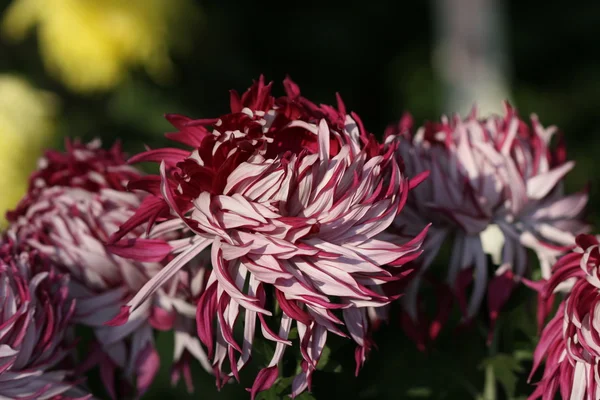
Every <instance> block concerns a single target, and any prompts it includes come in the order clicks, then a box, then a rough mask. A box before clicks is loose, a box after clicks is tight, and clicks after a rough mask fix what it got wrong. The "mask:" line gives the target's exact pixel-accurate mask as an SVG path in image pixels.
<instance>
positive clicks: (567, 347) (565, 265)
mask: <svg viewBox="0 0 600 400" xmlns="http://www.w3.org/2000/svg"><path fill="white" fill-rule="evenodd" d="M599 266H600V244H599V242H598V238H597V237H594V236H592V235H580V236H578V237H577V248H576V249H575V250H574V251H573V252H572V253H569V254H567V255H565V256H564V257H562V258H561V259H560V260H559V261H558V262H557V263H556V265H555V266H554V268H553V270H552V277H551V278H550V280H549V281H548V283H547V285H546V287H545V292H546V293H545V295H546V297H548V296H550V295H551V294H552V293H553V292H554V291H556V290H557V288H558V287H559V286H561V285H565V284H567V285H568V286H570V287H571V290H570V292H569V293H568V294H567V295H566V297H565V299H564V300H563V302H562V303H561V304H560V306H559V309H558V311H557V312H556V315H555V316H554V317H553V318H552V320H551V321H550V322H549V323H548V325H547V326H546V328H545V329H544V331H543V332H542V337H541V339H540V342H539V343H538V346H537V348H536V350H535V353H534V365H533V371H532V373H531V376H533V375H534V373H535V371H536V370H537V369H538V368H539V366H540V364H541V362H542V360H543V359H544V358H545V359H546V364H545V367H544V373H543V377H542V379H541V381H540V382H539V383H538V386H537V388H536V390H535V392H534V393H533V394H532V395H531V397H530V399H538V398H543V399H553V398H554V397H555V394H556V393H557V392H558V393H560V395H561V397H562V398H563V399H578V400H583V399H597V398H598V396H600V369H598V368H599V363H600V346H599V345H598V344H599V343H600V320H599V319H598V316H599V315H600V279H599V278H600V275H599V270H598V267H599Z"/></svg>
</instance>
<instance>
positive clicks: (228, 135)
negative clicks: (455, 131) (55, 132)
mask: <svg viewBox="0 0 600 400" xmlns="http://www.w3.org/2000/svg"><path fill="white" fill-rule="evenodd" d="M284 85H285V89H286V93H287V95H286V96H284V97H281V98H274V97H272V96H271V92H270V90H271V84H269V85H265V84H264V81H263V79H262V78H261V79H260V80H259V81H258V82H256V83H255V84H254V85H253V86H252V87H251V88H250V89H249V90H248V91H247V92H246V93H244V95H243V96H241V97H240V96H238V95H237V93H235V92H232V95H231V113H230V114H227V115H224V116H221V117H220V118H215V119H204V120H192V119H189V118H187V117H183V116H178V115H170V116H168V118H169V120H170V121H171V123H172V124H173V125H174V126H175V127H176V128H177V129H178V130H179V131H178V132H176V133H172V134H169V135H168V137H170V138H171V139H173V140H175V141H178V142H181V143H183V144H185V145H187V146H189V147H191V150H180V149H175V148H167V149H158V150H151V151H148V152H146V153H143V154H141V155H139V156H136V157H134V159H133V161H156V162H160V163H161V168H160V171H161V173H160V177H156V178H154V179H146V181H145V182H146V184H147V190H148V191H149V192H151V193H154V194H155V195H156V197H155V201H154V202H152V203H150V202H148V204H147V206H146V207H143V208H142V209H140V210H139V211H138V213H137V214H136V216H135V217H134V218H133V219H132V220H131V221H130V222H129V223H128V224H126V226H125V227H124V229H123V230H122V232H121V233H120V234H123V233H124V232H126V231H127V230H128V229H130V228H131V227H133V226H135V225H137V224H139V223H145V222H148V221H151V220H153V219H154V218H155V216H157V215H160V216H165V215H167V214H168V213H169V212H170V213H171V215H172V216H174V217H175V218H173V219H170V220H167V221H165V222H162V223H159V224H156V225H155V226H154V228H153V231H152V232H151V234H150V236H151V237H152V236H153V235H154V234H155V233H157V234H164V232H168V231H170V230H181V229H182V228H183V227H185V228H188V229H189V230H190V231H191V233H192V236H191V239H190V242H189V243H185V244H182V245H179V242H178V243H172V247H173V248H174V253H176V254H177V256H176V257H175V258H174V259H173V260H172V261H171V262H170V263H169V264H168V265H167V266H166V267H165V268H164V269H162V270H161V271H160V273H159V274H157V275H156V276H155V277H154V278H153V279H151V280H150V282H148V284H146V285H145V286H144V288H142V290H140V291H139V292H138V294H137V295H136V296H135V297H134V298H133V299H132V301H131V302H130V303H129V306H128V307H127V309H124V313H123V315H122V320H123V321H124V320H126V319H127V315H128V312H129V311H131V312H133V313H135V312H136V310H137V309H138V307H140V304H142V303H143V302H144V301H145V299H146V298H148V296H150V295H152V294H153V293H155V291H156V290H159V288H160V287H162V285H163V283H164V282H165V281H167V280H168V279H169V278H170V277H171V276H173V275H174V274H176V273H177V271H179V270H181V269H182V268H185V267H186V266H187V265H188V263H189V262H190V260H192V259H194V258H195V257H196V255H198V254H200V253H201V252H202V251H203V250H204V249H206V248H208V247H209V246H210V254H211V261H212V268H213V269H212V274H211V275H210V276H209V277H208V281H207V288H206V290H205V292H204V293H203V295H202V297H201V299H200V301H199V303H198V307H197V326H198V334H199V337H200V339H201V340H202V342H203V343H204V344H205V345H206V347H207V348H208V353H209V356H210V358H211V359H212V362H213V365H214V368H215V372H216V374H217V379H218V380H219V379H222V378H224V377H225V376H226V375H228V376H234V377H236V378H238V371H239V370H240V369H241V368H242V367H243V366H244V365H245V364H246V363H247V362H248V360H249V359H250V356H251V353H252V343H253V340H254V337H255V335H256V334H257V333H256V331H257V330H258V329H259V330H260V331H261V333H262V335H263V336H264V337H265V338H266V339H267V340H270V341H273V342H274V343H275V344H276V347H275V353H274V355H273V358H272V360H271V361H270V363H269V364H268V366H266V368H264V369H262V370H261V371H260V373H259V374H258V376H257V378H256V380H255V383H254V385H253V387H252V389H251V393H252V397H254V396H255V394H256V393H257V392H258V391H260V390H264V389H266V388H268V387H270V386H271V385H272V384H273V383H274V382H275V380H276V379H277V377H278V374H279V371H278V365H279V363H280V361H281V360H282V357H283V354H284V351H285V350H286V349H287V348H288V347H290V346H291V345H292V342H291V341H290V339H289V337H288V335H289V334H290V331H291V329H292V327H293V325H294V324H295V326H296V327H297V330H298V334H299V342H300V352H301V355H302V358H303V362H302V363H301V370H302V371H301V373H300V374H298V375H297V376H296V378H295V380H294V382H293V385H292V394H293V395H297V394H298V393H300V392H302V391H303V390H305V389H306V388H309V387H310V382H311V375H312V373H313V371H314V370H315V368H316V365H317V363H318V361H319V358H320V357H321V354H322V351H323V348H324V346H325V343H326V340H327V336H328V334H329V333H333V334H336V335H340V336H348V335H349V336H350V337H352V339H353V340H354V341H355V342H356V343H357V345H358V346H357V351H356V360H357V368H358V366H360V365H361V364H362V363H363V362H364V359H365V355H366V351H367V350H368V349H369V346H370V340H369V334H368V332H369V329H368V325H369V323H368V318H367V310H368V308H369V307H381V306H385V305H387V304H389V303H390V302H391V301H392V300H393V299H394V298H396V297H397V296H398V295H399V293H395V294H385V293H384V291H383V290H382V285H384V284H385V283H388V282H395V281H402V282H405V281H406V280H407V278H408V276H410V275H411V273H412V270H410V269H407V268H406V267H405V263H406V262H408V261H409V260H412V259H414V258H415V257H417V256H418V255H419V254H420V246H421V243H422V240H423V237H424V236H425V231H426V229H424V230H423V231H422V232H419V233H418V235H415V236H413V237H412V238H411V240H407V239H406V238H403V237H400V236H397V235H394V234H391V233H386V232H385V229H386V228H387V227H388V226H389V225H390V224H391V223H392V221H393V220H394V218H396V216H397V215H398V213H399V212H400V210H401V208H402V207H403V205H404V203H405V201H406V197H407V194H408V191H409V189H410V188H412V186H414V185H416V184H417V182H418V181H419V180H421V179H422V178H423V177H424V176H426V174H423V175H422V176H420V177H418V178H416V179H415V180H413V181H412V182H411V181H409V180H408V179H407V178H406V177H405V175H404V172H403V170H402V167H401V164H400V163H399V162H398V160H397V159H396V157H394V151H395V148H394V147H391V148H388V149H384V148H383V147H382V146H381V145H379V144H378V143H377V141H376V140H375V139H374V137H373V136H372V135H370V134H368V133H367V132H366V131H365V130H364V128H363V126H362V123H361V121H360V119H359V118H358V117H357V116H356V115H355V114H353V113H352V114H349V115H348V114H347V113H346V111H345V107H344V105H343V103H342V102H341V99H339V97H338V107H337V109H336V108H334V107H330V106H317V105H315V104H313V103H311V102H309V101H308V100H307V99H305V98H303V97H302V96H301V95H300V92H299V89H298V87H297V86H296V85H295V84H294V83H293V82H291V81H290V80H289V79H287V80H286V81H285V82H284ZM159 183H160V191H158V190H157V188H158V184H159ZM141 186H142V185H141V184H140V183H136V184H135V187H137V188H140V187H141ZM119 236H120V235H117V236H116V237H115V238H114V239H115V240H117V239H118V238H119ZM160 250H161V249H160V248H155V247H153V246H151V245H146V244H145V243H143V242H142V243H141V244H140V245H139V246H137V245H132V246H131V247H130V248H127V247H126V245H121V244H119V245H117V246H115V251H116V252H117V253H118V254H121V255H127V256H130V255H131V254H130V253H140V254H145V252H148V253H153V252H157V253H158V252H160ZM397 286H398V287H399V286H400V285H397ZM274 303H276V304H277V305H278V307H275V306H273V304H274ZM242 311H243V314H242ZM242 315H243V317H242ZM242 319H243V332H244V333H243V338H241V341H240V338H236V337H235V334H234V326H235V325H236V323H242ZM215 320H216V321H217V324H216V329H214V325H213V321H215ZM271 324H277V325H279V329H278V331H277V332H275V331H273V330H272V329H271V328H270V325H271ZM344 327H345V329H344ZM226 361H228V364H229V366H228V368H227V367H226ZM218 383H219V381H218Z"/></svg>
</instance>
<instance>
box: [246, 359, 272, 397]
mask: <svg viewBox="0 0 600 400" xmlns="http://www.w3.org/2000/svg"><path fill="white" fill-rule="evenodd" d="M278 376H279V370H278V369H277V366H273V367H268V368H263V369H261V370H260V372H259V373H258V375H257V376H256V379H255V380H254V384H253V385H252V388H251V389H246V390H248V391H249V392H250V395H251V397H252V400H254V399H255V398H256V395H257V394H258V393H259V392H262V391H263V390H268V389H270V388H271V386H273V384H274V383H275V381H276V380H277V377H278Z"/></svg>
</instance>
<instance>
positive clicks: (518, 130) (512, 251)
mask: <svg viewBox="0 0 600 400" xmlns="http://www.w3.org/2000/svg"><path fill="white" fill-rule="evenodd" d="M555 132H556V128H555V127H550V128H544V127H543V126H542V125H541V124H540V123H539V121H538V118H537V116H535V115H532V117H531V126H528V125H527V124H526V123H525V122H523V121H521V120H520V119H519V118H518V116H517V114H516V112H515V110H514V109H512V108H511V107H510V106H509V105H508V104H506V112H505V115H504V116H491V117H489V118H486V119H478V118H477V115H476V113H475V111H474V112H473V113H472V114H471V115H469V116H468V117H467V118H465V119H461V118H460V117H458V116H456V117H454V118H452V119H448V118H443V119H442V121H441V123H428V124H426V125H425V126H424V127H421V128H419V129H418V130H417V131H416V132H414V131H413V130H412V119H411V118H410V116H408V115H407V116H405V117H404V118H403V120H402V121H401V122H400V123H399V124H398V126H397V127H393V128H391V129H390V130H389V131H388V133H387V135H388V136H387V139H386V143H389V144H391V143H399V147H398V156H399V157H401V158H402V159H403V160H404V162H405V165H406V174H407V175H408V176H414V175H417V174H419V173H421V172H423V171H430V172H431V175H430V178H429V179H428V180H427V181H426V182H424V183H423V184H422V185H421V186H419V187H418V188H417V189H415V190H413V191H411V193H410V196H409V199H408V205H407V207H406V209H405V211H404V212H402V213H401V214H400V215H399V216H398V218H397V219H396V221H395V222H394V227H395V229H398V230H399V231H400V232H403V233H407V234H411V233H415V232H418V230H419V229H420V228H421V227H423V226H425V225H426V224H427V223H430V222H431V223H433V226H432V227H431V229H430V231H429V235H428V237H427V240H426V242H425V245H424V246H425V248H424V250H425V254H424V256H423V258H421V259H420V260H419V261H420V263H421V264H422V268H421V275H422V274H424V273H425V272H426V271H427V268H428V267H429V266H430V264H431V263H432V262H433V261H434V259H435V258H436V256H437V253H438V251H439V249H440V248H441V247H442V245H443V244H444V243H445V242H449V243H452V253H451V259H450V263H449V265H448V273H447V278H446V283H447V285H448V286H449V287H450V289H451V290H452V291H453V292H455V294H456V296H457V297H458V300H459V303H460V304H461V307H462V308H463V312H464V313H465V315H466V318H467V320H470V319H471V318H472V317H473V316H474V315H475V314H476V313H477V312H478V310H479V308H480V305H481V303H482V301H483V298H484V296H485V295H486V293H487V296H488V308H489V312H490V319H491V321H492V324H493V323H494V321H495V319H496V318H497V315H498V312H499V310H500V308H501V307H502V305H503V304H504V303H505V302H506V301H507V300H508V298H509V296H510V293H511V292H512V290H513V288H514V286H515V284H516V282H517V281H518V279H519V278H520V277H522V276H524V275H525V274H526V272H527V271H528V265H527V257H528V256H527V250H528V249H530V250H532V251H533V252H535V253H536V255H537V257H538V260H539V262H540V264H541V272H542V275H543V276H544V277H548V276H549V273H550V266H551V265H552V264H553V262H554V261H556V259H557V257H559V256H560V255H561V254H563V253H564V252H565V251H567V250H568V248H569V246H573V245H574V240H575V236H576V235H577V234H579V233H582V232H586V231H587V229H588V227H587V225H586V224H585V223H584V222H583V221H582V219H581V215H582V212H583V209H584V207H585V205H586V203H587V201H588V195H587V192H586V191H582V192H579V193H576V194H573V195H568V196H566V195H564V193H563V189H562V186H563V185H562V180H563V178H564V176H565V175H566V174H567V173H568V172H569V171H570V170H571V169H572V168H573V166H574V165H575V164H574V162H573V161H566V155H565V149H564V146H563V145H562V143H559V144H558V146H556V147H555V146H552V145H551V139H552V137H553V135H554V133H555ZM488 255H489V256H491V259H492V262H493V264H494V265H495V266H496V272H495V273H494V274H493V275H492V276H489V273H488V271H489V266H488V257H487V256H488ZM420 281H421V276H419V277H418V278H417V279H415V280H414V281H413V282H412V284H411V288H410V289H409V291H408V293H407V296H406V297H405V298H404V299H403V300H404V305H405V308H406V311H407V312H408V314H409V315H410V320H412V322H413V323H416V322H418V299H417V297H418V294H417V293H418V291H419V286H420ZM472 281H474V282H473V290H472V294H471V296H470V299H467V296H466V291H467V288H468V286H470V284H471V282H472ZM448 312H449V308H446V309H445V310H443V312H441V313H440V314H441V315H438V316H437V317H436V318H437V321H435V322H436V323H437V324H438V325H439V323H440V322H441V321H443V319H444V318H445V315H447V313H448ZM409 322H410V321H409ZM434 331H435V332H438V331H439V327H437V328H435V329H434Z"/></svg>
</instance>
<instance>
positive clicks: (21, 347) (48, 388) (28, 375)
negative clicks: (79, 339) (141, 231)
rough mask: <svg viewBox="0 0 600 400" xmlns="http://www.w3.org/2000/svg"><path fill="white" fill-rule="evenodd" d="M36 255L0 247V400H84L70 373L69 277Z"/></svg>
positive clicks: (71, 302)
mask: <svg viewBox="0 0 600 400" xmlns="http://www.w3.org/2000/svg"><path fill="white" fill-rule="evenodd" d="M44 264H45V262H44V261H43V259H42V257H41V256H40V255H38V254H35V253H28V252H16V251H15V250H14V249H13V248H12V246H11V245H10V244H8V243H4V244H2V247H1V248H0V298H1V299H2V303H1V305H0V397H1V398H6V399H23V400H24V399H50V398H57V397H59V396H60V397H61V398H66V397H64V396H78V397H79V396H82V395H84V394H83V393H80V392H79V390H78V389H76V388H75V387H74V385H75V382H74V381H73V380H72V376H71V372H72V371H70V370H68V369H66V364H67V363H68V362H69V359H70V357H71V352H72V349H73V347H72V343H71V337H72V335H71V332H70V326H69V324H70V320H71V317H72V316H73V312H74V302H73V301H72V300H71V299H70V298H69V296H68V279H67V278H68V277H67V276H64V275H60V274H57V273H56V272H54V271H53V270H48V269H47V268H46V267H45V266H44Z"/></svg>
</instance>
